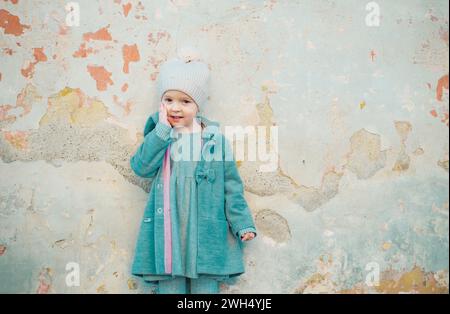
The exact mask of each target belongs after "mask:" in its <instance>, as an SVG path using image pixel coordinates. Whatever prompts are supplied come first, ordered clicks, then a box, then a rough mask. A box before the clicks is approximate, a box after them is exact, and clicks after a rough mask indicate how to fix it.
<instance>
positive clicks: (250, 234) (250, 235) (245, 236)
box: [241, 232, 255, 241]
mask: <svg viewBox="0 0 450 314" xmlns="http://www.w3.org/2000/svg"><path fill="white" fill-rule="evenodd" d="M254 237H255V234H254V233H253V232H246V233H244V234H243V235H242V236H241V240H242V241H249V240H251V239H253V238H254Z"/></svg>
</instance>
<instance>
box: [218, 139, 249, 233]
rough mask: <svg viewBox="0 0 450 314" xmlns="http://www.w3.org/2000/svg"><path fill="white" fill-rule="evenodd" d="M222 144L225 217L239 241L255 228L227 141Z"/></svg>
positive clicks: (224, 140)
mask: <svg viewBox="0 0 450 314" xmlns="http://www.w3.org/2000/svg"><path fill="white" fill-rule="evenodd" d="M222 140H223V142H224V150H225V156H224V179H225V215H226V217H227V220H228V222H229V224H230V227H231V231H232V232H233V235H234V236H236V237H237V238H238V239H240V237H241V235H243V234H244V233H245V232H254V233H255V236H256V227H255V223H254V221H253V217H252V214H251V211H250V209H249V207H248V204H247V201H246V200H245V198H244V185H243V183H242V179H241V177H240V175H239V172H238V169H237V165H236V160H235V158H234V155H233V153H232V151H231V146H230V143H229V141H228V140H227V139H226V138H225V137H222Z"/></svg>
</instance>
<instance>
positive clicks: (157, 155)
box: [130, 122, 172, 178]
mask: <svg viewBox="0 0 450 314" xmlns="http://www.w3.org/2000/svg"><path fill="white" fill-rule="evenodd" d="M171 130H172V128H171V127H170V126H168V125H166V124H163V123H160V122H158V123H156V126H155V127H154V129H153V130H152V131H150V132H149V133H147V134H146V135H145V136H144V141H143V143H142V144H141V145H140V146H139V148H138V149H137V150H136V152H135V153H134V155H133V156H132V157H131V159H130V165H131V169H133V171H134V173H136V175H138V176H139V177H143V178H151V177H153V176H155V175H156V173H157V172H158V169H159V168H160V167H161V166H162V162H163V158H164V154H165V152H166V148H167V147H168V146H169V143H170V131H171Z"/></svg>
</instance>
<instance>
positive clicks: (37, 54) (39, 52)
mask: <svg viewBox="0 0 450 314" xmlns="http://www.w3.org/2000/svg"><path fill="white" fill-rule="evenodd" d="M33 56H34V61H33V62H30V64H29V65H28V67H26V68H25V69H21V70H20V72H21V73H22V75H23V76H25V77H28V78H32V77H33V74H34V67H35V65H36V64H38V63H39V62H45V61H47V56H46V55H45V53H44V48H33Z"/></svg>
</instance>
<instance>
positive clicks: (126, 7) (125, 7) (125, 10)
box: [122, 3, 132, 17]
mask: <svg viewBox="0 0 450 314" xmlns="http://www.w3.org/2000/svg"><path fill="white" fill-rule="evenodd" d="M131 6H132V5H131V3H127V4H124V5H122V8H123V14H124V15H125V17H127V16H128V13H129V12H130V10H131Z"/></svg>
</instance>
